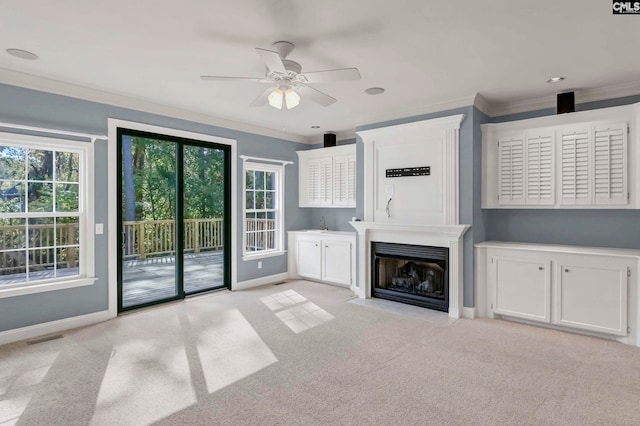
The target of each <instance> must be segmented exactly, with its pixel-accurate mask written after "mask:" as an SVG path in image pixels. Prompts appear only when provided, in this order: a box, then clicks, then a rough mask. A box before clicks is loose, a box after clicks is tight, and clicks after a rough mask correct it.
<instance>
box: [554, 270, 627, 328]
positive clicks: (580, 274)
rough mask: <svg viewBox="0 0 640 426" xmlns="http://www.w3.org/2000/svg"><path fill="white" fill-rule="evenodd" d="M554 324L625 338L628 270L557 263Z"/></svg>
mask: <svg viewBox="0 0 640 426" xmlns="http://www.w3.org/2000/svg"><path fill="white" fill-rule="evenodd" d="M558 268H559V271H558V275H557V276H558V279H557V283H556V286H555V292H554V300H555V303H554V321H553V322H554V323H555V324H561V325H566V326H569V327H575V328H581V329H585V330H592V331H598V332H602V333H609V334H616V335H619V336H626V334H627V268H626V267H624V266H617V265H596V264H589V265H586V264H570V263H562V262H560V263H559V264H558Z"/></svg>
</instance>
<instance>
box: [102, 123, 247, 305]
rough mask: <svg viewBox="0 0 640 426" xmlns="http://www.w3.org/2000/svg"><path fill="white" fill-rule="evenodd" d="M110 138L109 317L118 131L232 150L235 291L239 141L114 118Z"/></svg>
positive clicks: (114, 281)
mask: <svg viewBox="0 0 640 426" xmlns="http://www.w3.org/2000/svg"><path fill="white" fill-rule="evenodd" d="M108 128H109V131H108V135H109V145H108V147H107V154H108V155H107V158H108V173H107V177H108V185H109V187H108V193H107V200H108V206H109V207H108V213H109V221H108V232H107V234H108V244H109V296H108V297H109V314H110V316H111V317H116V316H117V315H118V278H117V276H118V274H117V272H118V256H117V254H116V253H117V250H118V247H117V245H118V244H117V241H118V235H117V232H116V231H117V229H118V223H117V220H118V214H117V213H118V211H117V205H118V203H117V199H118V188H117V183H118V179H117V167H118V164H117V163H118V156H117V146H118V128H125V129H131V130H139V131H143V132H149V133H157V134H160V135H167V136H176V137H181V138H185V139H194V140H199V141H204V142H212V143H217V144H220V145H228V146H229V147H230V148H231V154H230V155H231V158H230V163H231V170H230V175H231V283H230V284H231V288H232V289H233V288H234V287H235V285H236V280H237V270H238V260H237V258H238V254H237V248H238V245H237V240H238V233H237V232H236V230H237V229H238V223H237V222H238V173H237V164H238V153H237V152H238V147H237V141H236V140H235V139H228V138H223V137H219V136H212V135H206V134H203V133H194V132H189V131H186V130H178V129H172V128H168V127H159V126H152V125H149V124H144V123H137V122H134V121H125V120H118V119H114V118H109V119H108Z"/></svg>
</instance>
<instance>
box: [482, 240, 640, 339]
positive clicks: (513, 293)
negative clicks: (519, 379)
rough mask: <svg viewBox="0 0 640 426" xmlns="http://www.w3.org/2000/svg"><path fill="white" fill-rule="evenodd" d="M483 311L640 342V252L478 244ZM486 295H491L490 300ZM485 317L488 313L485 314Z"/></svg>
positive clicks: (492, 242) (491, 315)
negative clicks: (639, 317) (639, 283)
mask: <svg viewBox="0 0 640 426" xmlns="http://www.w3.org/2000/svg"><path fill="white" fill-rule="evenodd" d="M476 249H477V250H478V252H477V255H478V259H482V260H483V262H485V263H486V264H485V265H482V266H479V267H478V269H477V271H476V282H477V294H478V295H483V297H486V300H478V301H477V303H486V310H485V307H482V308H481V309H479V311H481V312H485V311H486V313H487V316H489V317H494V315H501V316H504V317H513V318H520V319H525V320H529V321H535V322H541V323H546V324H551V325H556V326H562V327H569V328H574V329H581V330H587V331H590V332H596V333H599V334H606V335H613V336H623V338H624V339H627V340H630V341H632V343H634V344H637V343H640V342H638V341H637V340H636V339H637V335H638V334H637V330H635V329H634V330H632V331H630V329H628V328H627V327H628V326H629V325H630V324H631V325H633V324H638V278H637V275H638V273H637V271H638V262H639V261H640V251H638V250H622V249H607V248H591V247H572V246H555V245H544V244H527V243H507V242H498V241H490V242H486V243H480V244H477V245H476ZM485 295H486V296H485ZM481 315H482V314H481Z"/></svg>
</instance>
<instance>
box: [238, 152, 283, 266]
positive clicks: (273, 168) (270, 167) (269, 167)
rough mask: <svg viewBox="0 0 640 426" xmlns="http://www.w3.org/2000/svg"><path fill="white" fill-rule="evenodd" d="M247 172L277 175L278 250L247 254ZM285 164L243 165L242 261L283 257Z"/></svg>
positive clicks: (250, 163)
mask: <svg viewBox="0 0 640 426" xmlns="http://www.w3.org/2000/svg"><path fill="white" fill-rule="evenodd" d="M247 170H258V171H263V172H275V173H277V178H276V181H277V185H276V233H275V234H276V235H275V239H276V248H275V249H273V250H263V251H258V252H247V251H246V250H247V220H246V218H247V194H246V191H247ZM284 173H285V165H284V164H266V163H259V162H255V161H249V160H246V161H243V164H242V260H243V261H245V262H246V261H250V260H256V259H263V258H267V257H274V256H282V255H284V254H285V253H286V252H287V251H286V250H285V249H284Z"/></svg>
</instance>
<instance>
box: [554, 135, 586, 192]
mask: <svg viewBox="0 0 640 426" xmlns="http://www.w3.org/2000/svg"><path fill="white" fill-rule="evenodd" d="M560 143H561V147H560V149H561V155H560V176H561V177H560V180H561V183H560V189H561V191H562V193H561V199H562V204H590V203H591V182H590V180H589V170H590V168H591V167H590V164H589V157H590V155H589V145H590V142H589V130H588V129H581V130H579V131H574V132H563V133H562V140H561V142H560Z"/></svg>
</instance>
